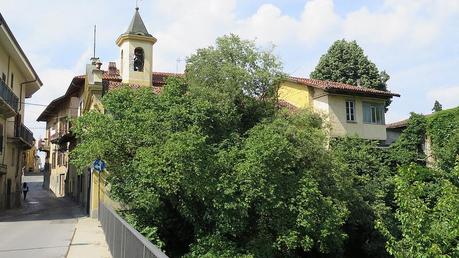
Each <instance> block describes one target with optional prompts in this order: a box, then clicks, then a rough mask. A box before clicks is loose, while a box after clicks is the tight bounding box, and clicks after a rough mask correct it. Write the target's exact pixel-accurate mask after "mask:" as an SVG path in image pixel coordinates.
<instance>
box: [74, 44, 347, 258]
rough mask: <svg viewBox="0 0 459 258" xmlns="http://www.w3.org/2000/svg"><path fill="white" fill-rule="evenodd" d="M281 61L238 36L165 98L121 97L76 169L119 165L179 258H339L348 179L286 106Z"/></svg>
mask: <svg viewBox="0 0 459 258" xmlns="http://www.w3.org/2000/svg"><path fill="white" fill-rule="evenodd" d="M281 77H282V73H281V66H280V63H279V62H278V61H277V60H276V58H275V57H274V56H273V55H272V54H271V52H270V51H262V50H259V49H257V48H256V47H255V45H254V44H253V42H250V41H244V40H241V39H239V38H238V37H236V36H234V35H231V36H225V37H222V38H219V39H218V40H217V44H216V46H215V47H209V48H206V49H201V50H198V51H197V53H196V54H195V55H193V56H191V57H190V58H189V60H188V64H187V73H186V78H184V79H183V80H182V79H169V80H168V81H167V84H166V86H165V87H164V90H163V91H162V92H161V94H158V95H155V94H154V93H153V92H152V91H151V90H150V89H149V88H142V89H130V88H128V87H121V88H120V89H117V90H114V91H111V92H109V93H108V94H107V95H106V96H105V97H104V98H103V105H104V109H105V112H106V113H105V114H101V113H96V112H89V113H87V114H85V115H84V116H83V117H81V118H79V119H78V120H77V122H76V128H75V130H74V133H75V134H76V136H77V138H78V139H79V141H80V144H79V145H78V146H77V147H76V148H75V149H74V151H72V153H71V156H72V162H73V163H74V164H76V165H78V166H79V167H85V166H87V165H88V164H90V162H91V161H92V160H94V159H95V158H96V157H99V158H102V159H104V160H105V161H106V162H107V165H108V166H107V169H108V170H109V171H110V173H109V177H108V180H109V183H110V194H111V196H112V197H113V198H116V199H117V200H119V201H120V202H122V203H123V204H125V207H127V208H126V210H123V211H121V212H122V214H123V215H124V216H125V217H126V218H127V219H128V220H129V221H130V223H132V224H133V225H135V226H136V227H137V228H138V229H139V231H141V232H142V233H143V234H145V235H147V236H148V237H149V239H151V240H152V241H154V242H155V243H157V244H159V245H162V246H163V248H164V249H165V250H166V252H167V254H168V255H169V256H170V257H179V256H182V255H186V256H187V257H252V256H253V257H298V256H304V255H306V254H308V253H315V254H336V255H339V254H340V253H341V250H342V246H343V242H344V240H345V239H346V234H345V233H344V232H343V230H342V226H343V224H344V222H345V220H346V218H347V215H348V209H347V207H346V204H345V202H344V200H343V199H342V198H341V196H343V195H344V192H346V190H345V189H344V188H343V184H342V182H344V181H345V178H344V177H343V175H342V174H341V173H340V170H339V169H338V168H339V167H338V166H337V164H336V163H335V162H330V161H332V160H333V158H332V156H331V155H330V152H329V151H328V150H327V148H326V136H325V134H324V132H323V130H322V120H321V118H320V117H319V116H318V115H315V114H311V113H309V112H304V113H303V112H299V113H297V114H288V113H284V112H283V111H278V110H277V109H276V108H275V101H276V96H275V95H276V94H275V93H276V87H277V85H278V83H279V81H280V79H281Z"/></svg>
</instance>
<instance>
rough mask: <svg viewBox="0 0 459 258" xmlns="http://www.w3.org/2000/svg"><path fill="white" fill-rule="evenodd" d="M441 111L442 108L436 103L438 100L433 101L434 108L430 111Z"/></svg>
mask: <svg viewBox="0 0 459 258" xmlns="http://www.w3.org/2000/svg"><path fill="white" fill-rule="evenodd" d="M442 110H443V106H442V105H441V104H440V102H438V100H435V103H434V106H433V108H432V111H433V112H438V111H442Z"/></svg>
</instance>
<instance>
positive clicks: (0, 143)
mask: <svg viewBox="0 0 459 258" xmlns="http://www.w3.org/2000/svg"><path fill="white" fill-rule="evenodd" d="M2 153H3V125H2V124H0V154H2Z"/></svg>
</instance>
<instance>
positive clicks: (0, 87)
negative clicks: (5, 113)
mask: <svg viewBox="0 0 459 258" xmlns="http://www.w3.org/2000/svg"><path fill="white" fill-rule="evenodd" d="M0 98H1V99H3V101H5V102H6V104H8V105H9V106H10V107H11V108H12V109H13V110H14V111H15V112H18V104H19V98H18V97H17V96H16V94H14V92H13V91H12V90H11V89H10V88H9V87H8V86H7V85H6V84H5V82H4V81H3V80H1V79H0Z"/></svg>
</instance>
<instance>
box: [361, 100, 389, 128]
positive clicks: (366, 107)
mask: <svg viewBox="0 0 459 258" xmlns="http://www.w3.org/2000/svg"><path fill="white" fill-rule="evenodd" d="M384 110H385V109H384V104H382V103H369V102H364V103H363V122H364V123H366V124H378V125H383V124H385V121H384Z"/></svg>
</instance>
